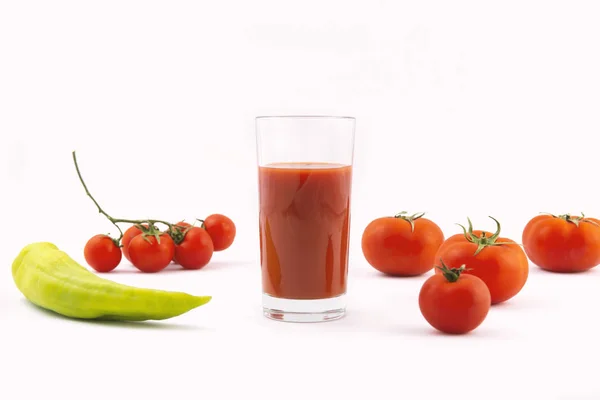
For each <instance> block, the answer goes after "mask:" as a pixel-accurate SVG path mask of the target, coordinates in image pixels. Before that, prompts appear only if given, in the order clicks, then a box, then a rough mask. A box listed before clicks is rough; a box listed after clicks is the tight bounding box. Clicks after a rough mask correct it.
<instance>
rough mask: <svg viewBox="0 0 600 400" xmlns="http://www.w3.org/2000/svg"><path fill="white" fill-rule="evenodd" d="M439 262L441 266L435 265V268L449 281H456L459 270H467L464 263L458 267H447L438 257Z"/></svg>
mask: <svg viewBox="0 0 600 400" xmlns="http://www.w3.org/2000/svg"><path fill="white" fill-rule="evenodd" d="M440 264H442V266H441V267H439V266H436V268H437V269H439V270H440V271H442V274H443V275H444V278H446V279H447V280H448V282H450V283H454V282H456V281H457V280H458V278H459V277H460V274H461V272H463V271H468V270H467V269H466V268H465V265H464V264H463V265H461V266H460V268H448V267H447V266H446V264H444V260H442V259H440Z"/></svg>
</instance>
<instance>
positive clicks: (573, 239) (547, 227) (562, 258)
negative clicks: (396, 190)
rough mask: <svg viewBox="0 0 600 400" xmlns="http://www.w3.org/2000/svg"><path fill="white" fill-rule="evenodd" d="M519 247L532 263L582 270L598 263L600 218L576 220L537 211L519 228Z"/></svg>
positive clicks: (549, 268) (553, 269)
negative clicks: (536, 213) (521, 230)
mask: <svg viewBox="0 0 600 400" xmlns="http://www.w3.org/2000/svg"><path fill="white" fill-rule="evenodd" d="M522 241H523V248H524V249H525V253H526V254H527V256H528V257H529V259H530V260H531V262H532V263H534V264H535V265H537V266H538V267H539V268H541V269H543V270H546V271H550V272H583V271H587V270H589V269H591V268H594V267H596V266H597V265H599V264H600V222H599V221H598V220H596V219H594V218H583V219H581V220H580V221H579V222H578V224H575V223H573V222H568V221H567V220H565V219H563V218H560V217H555V216H552V215H538V216H536V217H534V218H532V219H531V220H530V221H529V222H528V223H527V224H526V225H525V228H524V229H523V235H522Z"/></svg>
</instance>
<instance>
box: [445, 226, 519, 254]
mask: <svg viewBox="0 0 600 400" xmlns="http://www.w3.org/2000/svg"><path fill="white" fill-rule="evenodd" d="M490 218H491V219H493V220H494V222H495V223H496V232H494V233H493V234H492V236H489V237H488V236H486V234H485V232H482V233H481V236H477V235H476V234H474V233H473V224H472V223H471V219H470V218H469V217H467V221H468V222H469V228H468V229H467V228H465V227H464V226H463V225H461V224H457V225H458V226H460V227H461V228H462V229H463V232H464V233H465V238H466V239H467V240H468V241H469V242H471V243H474V244H476V245H477V249H476V250H475V254H473V255H474V256H476V255H477V254H479V253H480V252H481V251H482V250H483V249H485V248H486V247H488V246H501V245H503V244H512V243H510V242H496V240H498V237H500V222H498V220H497V219H496V218H494V217H490Z"/></svg>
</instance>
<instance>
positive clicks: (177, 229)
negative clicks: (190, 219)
mask: <svg viewBox="0 0 600 400" xmlns="http://www.w3.org/2000/svg"><path fill="white" fill-rule="evenodd" d="M193 227H194V226H193V225H192V226H187V227H185V226H179V225H172V226H171V228H170V229H169V231H168V233H169V236H171V239H173V242H175V244H181V242H183V240H184V239H185V235H186V234H187V233H188V232H189V230H190V229H192V228H193Z"/></svg>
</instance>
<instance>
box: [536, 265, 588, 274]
mask: <svg viewBox="0 0 600 400" xmlns="http://www.w3.org/2000/svg"><path fill="white" fill-rule="evenodd" d="M599 271H600V266H596V267H593V268H590V269H586V270H585V271H548V270H546V269H543V268H540V267H538V266H537V265H533V264H532V265H531V266H530V267H529V273H530V274H535V275H594V274H599V273H600V272H599Z"/></svg>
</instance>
